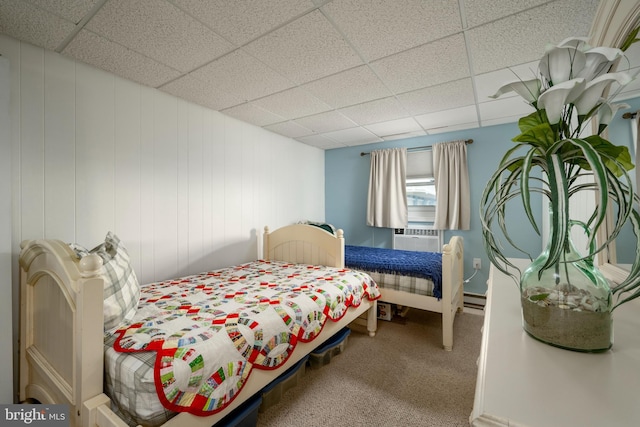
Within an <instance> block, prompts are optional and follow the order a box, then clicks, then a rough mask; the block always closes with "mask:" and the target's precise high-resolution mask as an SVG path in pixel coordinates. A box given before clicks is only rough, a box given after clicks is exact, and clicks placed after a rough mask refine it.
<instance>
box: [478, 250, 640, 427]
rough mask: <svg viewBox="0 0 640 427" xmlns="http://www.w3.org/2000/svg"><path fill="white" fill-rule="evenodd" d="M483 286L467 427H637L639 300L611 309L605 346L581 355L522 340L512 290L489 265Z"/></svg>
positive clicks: (523, 263)
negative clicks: (609, 338) (609, 345)
mask: <svg viewBox="0 0 640 427" xmlns="http://www.w3.org/2000/svg"><path fill="white" fill-rule="evenodd" d="M513 261H514V263H515V264H517V265H518V266H522V267H524V266H526V265H527V264H528V261H526V260H513ZM488 285H489V286H488V296H487V306H486V308H485V321H484V327H483V337H482V347H481V351H480V358H479V360H478V379H477V383H476V394H475V400H474V407H473V412H472V413H471V417H470V423H471V425H472V426H476V427H477V426H511V427H519V426H528V427H534V426H535V427H537V426H540V427H554V426H558V427H568V426H580V427H590V426H594V427H596V426H597V427H603V426H607V427H608V426H611V427H620V426H634V427H636V426H640V299H636V300H634V301H632V302H629V303H626V304H623V305H622V306H620V307H618V308H617V309H616V310H615V311H614V318H613V327H614V342H613V348H612V349H611V350H609V351H607V352H605V353H596V354H588V353H579V352H574V351H569V350H563V349H559V348H556V347H553V346H550V345H547V344H543V343H541V342H539V341H536V340H535V339H533V338H531V337H530V336H529V335H527V334H526V332H524V330H523V329H522V315H521V310H520V297H519V289H518V287H517V285H516V283H515V282H514V281H513V280H512V279H511V278H510V277H508V276H506V275H504V274H503V273H501V272H499V271H498V270H496V269H495V268H494V267H493V266H491V271H490V274H489V282H488Z"/></svg>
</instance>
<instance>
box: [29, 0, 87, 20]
mask: <svg viewBox="0 0 640 427" xmlns="http://www.w3.org/2000/svg"><path fill="white" fill-rule="evenodd" d="M27 1H28V2H29V3H31V4H34V5H36V6H38V7H40V8H42V9H44V10H46V11H49V12H51V13H54V14H56V15H58V16H59V17H61V18H63V19H65V20H67V21H71V22H72V23H74V24H77V23H78V22H80V21H81V20H82V18H84V16H85V15H86V14H87V13H89V12H90V11H91V9H93V7H94V6H95V5H96V4H97V3H98V2H99V0H27Z"/></svg>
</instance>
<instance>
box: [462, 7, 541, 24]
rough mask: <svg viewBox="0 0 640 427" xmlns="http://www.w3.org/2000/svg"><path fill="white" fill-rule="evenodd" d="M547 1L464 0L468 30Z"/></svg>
mask: <svg viewBox="0 0 640 427" xmlns="http://www.w3.org/2000/svg"><path fill="white" fill-rule="evenodd" d="M548 1H549V0H464V12H465V16H466V17H467V26H468V27H469V28H473V27H477V26H478V25H481V24H486V23H487V22H491V21H495V20H496V19H500V18H504V17H505V16H509V15H513V14H515V13H518V12H522V11H525V10H527V9H531V8H532V7H535V6H539V5H541V4H543V3H547V2H548Z"/></svg>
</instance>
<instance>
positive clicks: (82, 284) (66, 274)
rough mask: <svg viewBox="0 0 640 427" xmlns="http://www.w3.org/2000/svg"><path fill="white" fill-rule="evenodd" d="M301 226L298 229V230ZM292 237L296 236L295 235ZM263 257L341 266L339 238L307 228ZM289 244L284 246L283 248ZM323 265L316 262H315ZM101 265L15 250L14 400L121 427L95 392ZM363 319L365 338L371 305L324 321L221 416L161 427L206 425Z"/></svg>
mask: <svg viewBox="0 0 640 427" xmlns="http://www.w3.org/2000/svg"><path fill="white" fill-rule="evenodd" d="M301 227H302V228H301ZM299 233H300V234H299ZM264 238H265V241H264V257H265V258H266V259H273V260H282V261H288V262H296V263H316V264H324V265H330V266H338V267H343V266H344V238H343V237H342V231H340V233H339V234H338V235H337V236H333V235H331V233H327V232H326V231H324V230H322V229H320V228H317V227H312V226H307V225H300V224H298V225H295V226H291V227H285V228H284V229H280V230H276V231H274V232H273V233H269V231H268V228H266V227H265V235H264ZM287 239H289V241H287ZM321 260H322V261H323V262H322V263H321V262H320V261H321ZM101 266H102V260H101V259H100V258H99V257H98V256H96V255H89V256H86V257H84V258H83V259H82V260H78V259H77V258H76V256H75V254H74V252H73V251H72V250H71V249H70V248H69V246H68V245H67V244H66V243H64V242H61V241H58V240H32V241H24V242H23V243H22V251H21V254H20V269H21V275H20V399H21V401H30V400H36V401H38V402H40V403H45V404H53V403H61V404H67V405H69V412H70V416H71V420H70V421H71V422H70V424H71V425H72V426H83V427H93V426H102V427H107V426H117V427H125V426H126V424H125V423H124V422H123V421H122V420H121V419H120V418H118V417H117V416H116V415H115V414H114V412H113V411H111V409H110V404H111V402H110V399H109V398H108V397H107V396H106V395H105V394H104V393H103V369H104V347H103V328H104V322H103V317H102V316H103V315H102V313H103V288H104V284H103V280H102V278H101V276H100V275H99V270H100V268H101ZM365 312H368V317H367V319H368V320H367V328H368V330H369V334H370V335H373V334H375V331H376V302H375V301H369V300H364V301H363V302H362V304H361V305H360V306H359V307H357V308H354V309H350V310H348V312H347V314H346V315H345V316H344V317H343V318H342V319H340V321H338V322H331V321H329V322H327V324H326V325H325V327H324V328H323V330H322V332H321V334H320V335H319V336H318V337H317V338H316V340H314V342H313V343H298V345H297V347H296V349H295V351H294V352H293V354H292V355H291V357H290V358H289V360H288V361H287V362H286V363H285V364H284V365H283V366H282V367H280V368H278V369H276V370H273V371H262V370H256V371H255V372H253V373H252V375H251V378H249V380H248V382H247V384H246V385H245V387H244V388H243V389H242V391H241V393H240V395H238V397H237V398H236V399H234V401H233V402H232V403H231V404H230V405H229V406H228V407H227V408H225V409H224V410H223V411H221V412H219V413H216V414H214V415H212V416H208V417H198V416H194V415H191V414H187V413H181V414H178V415H177V416H175V417H174V418H172V419H171V420H170V421H169V422H167V423H166V424H165V425H166V426H167V427H168V426H185V425H188V426H211V425H213V424H215V423H217V422H218V421H220V420H221V419H222V418H223V417H224V416H225V415H227V414H228V413H229V412H231V411H232V410H233V409H235V408H236V407H238V406H239V405H240V404H241V403H242V402H243V401H246V399H248V398H250V397H251V396H252V395H253V394H255V393H256V392H258V391H260V390H261V389H262V388H263V387H265V386H266V385H268V384H269V383H270V382H271V381H272V380H273V379H274V378H275V377H276V376H274V375H277V374H278V373H282V372H285V371H286V370H287V369H288V368H289V367H291V366H293V365H294V364H295V363H296V362H298V361H299V360H301V359H302V358H303V357H304V356H305V355H306V354H308V353H309V352H310V351H312V350H313V349H314V348H315V347H317V345H319V344H321V343H322V342H324V341H325V340H326V339H328V338H330V337H331V336H333V335H334V334H335V333H336V332H338V331H340V330H341V329H342V328H343V327H345V326H347V325H348V324H349V323H350V322H351V321H353V320H355V319H356V318H358V317H359V316H360V315H362V314H363V313H365Z"/></svg>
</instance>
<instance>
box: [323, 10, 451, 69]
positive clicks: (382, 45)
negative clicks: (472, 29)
mask: <svg viewBox="0 0 640 427" xmlns="http://www.w3.org/2000/svg"><path fill="white" fill-rule="evenodd" d="M322 10H323V11H325V12H326V13H327V14H328V15H329V16H330V19H331V20H332V21H333V22H335V24H336V25H337V26H338V27H339V28H340V30H341V31H342V33H343V34H345V36H346V37H347V39H348V40H350V41H351V42H352V43H353V44H354V46H356V49H357V50H358V51H359V52H361V53H362V54H363V55H364V57H365V58H366V59H367V60H369V61H372V60H375V59H378V58H382V57H384V56H387V55H391V54H394V53H397V52H400V51H402V50H405V49H410V48H412V47H415V46H418V45H421V44H423V43H428V42H430V41H433V40H436V39H439V38H442V37H445V36H448V35H451V34H453V33H456V32H459V31H461V30H462V24H461V21H460V12H459V8H458V0H431V1H426V2H425V1H416V0H378V1H375V2H371V1H366V2H363V1H362V0H334V1H332V2H329V3H328V4H326V5H324V6H323V7H322Z"/></svg>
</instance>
